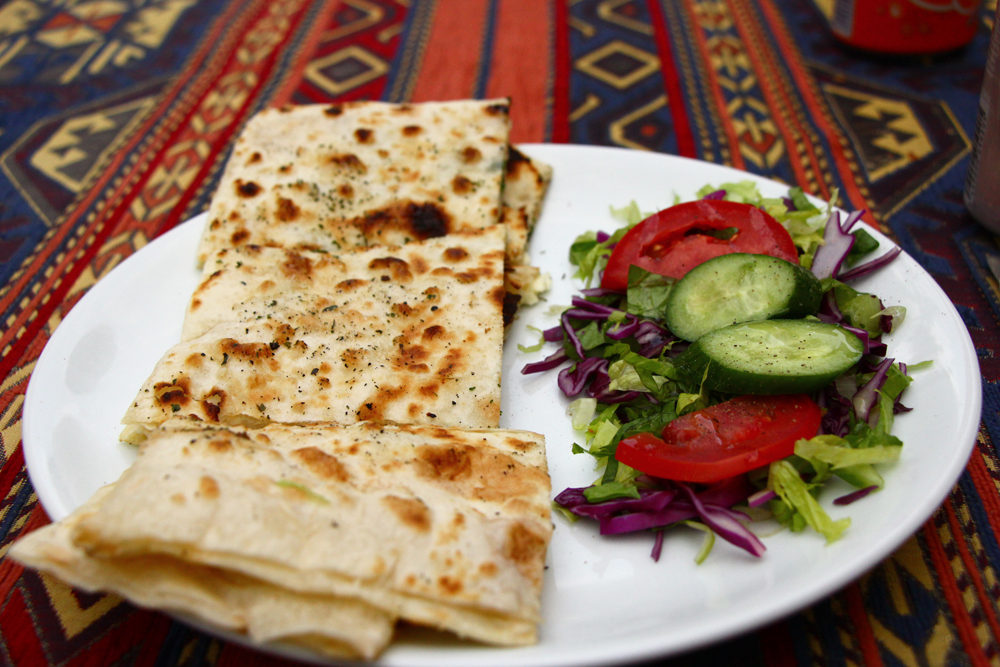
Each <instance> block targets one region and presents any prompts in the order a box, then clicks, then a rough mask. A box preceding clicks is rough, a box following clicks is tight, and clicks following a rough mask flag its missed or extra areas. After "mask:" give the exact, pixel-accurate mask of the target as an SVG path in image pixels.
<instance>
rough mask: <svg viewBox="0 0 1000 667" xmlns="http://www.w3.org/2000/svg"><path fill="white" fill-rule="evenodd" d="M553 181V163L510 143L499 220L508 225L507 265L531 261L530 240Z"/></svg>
mask: <svg viewBox="0 0 1000 667" xmlns="http://www.w3.org/2000/svg"><path fill="white" fill-rule="evenodd" d="M551 181H552V167H551V166H550V165H547V164H545V163H544V162H540V161H538V160H535V159H532V158H531V157H529V156H527V155H525V154H524V153H522V152H521V151H520V150H519V149H518V148H517V147H516V146H510V148H509V150H508V154H507V165H506V168H505V174H504V186H503V193H502V194H501V195H500V203H501V209H500V210H501V214H500V220H501V222H503V223H504V224H505V225H507V264H508V266H515V265H522V264H527V263H528V261H529V259H528V256H527V254H526V253H527V249H528V239H529V238H530V237H531V232H532V231H533V229H534V227H535V223H536V222H538V218H539V217H540V216H541V215H542V203H543V202H544V200H545V193H546V192H547V191H548V188H549V183H551ZM535 271H537V269H535Z"/></svg>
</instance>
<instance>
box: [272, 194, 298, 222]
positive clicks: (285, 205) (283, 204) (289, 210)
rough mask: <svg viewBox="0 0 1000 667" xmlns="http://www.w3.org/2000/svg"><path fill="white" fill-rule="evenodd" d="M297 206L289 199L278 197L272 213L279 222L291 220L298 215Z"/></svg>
mask: <svg viewBox="0 0 1000 667" xmlns="http://www.w3.org/2000/svg"><path fill="white" fill-rule="evenodd" d="M299 213H300V211H299V207H298V205H297V204H296V203H295V202H293V201H292V200H291V199H286V198H285V197H278V206H277V209H276V210H275V211H274V215H275V217H276V218H278V220H280V221H281V222H291V221H293V220H295V219H296V218H298V217H299Z"/></svg>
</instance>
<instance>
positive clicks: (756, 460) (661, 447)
mask: <svg viewBox="0 0 1000 667" xmlns="http://www.w3.org/2000/svg"><path fill="white" fill-rule="evenodd" d="M821 416H822V415H821V412H820V409H819V406H818V405H816V403H815V402H814V401H813V400H812V399H811V398H809V397H808V396H806V395H805V394H785V395H779V396H738V397H736V398H733V399H730V400H728V401H725V402H723V403H719V404H718V405H713V406H712V407H710V408H704V409H703V410H696V411H695V412H691V413H689V414H686V415H684V416H683V417H678V418H677V419H675V420H674V421H672V422H670V423H669V424H667V425H666V426H665V427H664V429H663V433H662V435H663V437H662V438H657V437H656V436H655V435H653V434H652V433H640V434H638V435H635V436H631V437H628V438H625V439H623V440H622V441H621V442H620V443H618V450H617V453H616V454H615V458H616V459H618V460H619V461H621V462H622V463H624V464H625V465H628V466H631V467H633V468H635V469H636V470H640V471H642V472H644V473H647V474H649V475H653V476H655V477H663V478H665V479H674V480H678V481H681V482H716V481H719V480H722V479H726V478H727V477H733V476H734V475H739V474H741V473H745V472H748V471H750V470H753V469H754V468H759V467H761V466H763V465H767V464H768V463H771V462H772V461H777V460H779V459H783V458H785V457H786V456H790V455H791V454H792V453H793V452H794V450H795V442H796V441H797V440H799V439H800V438H807V439H808V438H811V437H813V436H814V435H816V433H817V432H818V431H819V425H820V418H821Z"/></svg>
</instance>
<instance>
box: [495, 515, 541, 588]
mask: <svg viewBox="0 0 1000 667" xmlns="http://www.w3.org/2000/svg"><path fill="white" fill-rule="evenodd" d="M545 546H546V539H545V538H544V537H542V536H541V535H539V534H538V533H536V532H535V531H533V530H531V529H530V528H528V527H527V526H525V525H524V524H523V523H521V522H520V521H516V522H514V523H513V524H512V525H511V527H510V528H509V529H508V530H507V539H506V540H505V541H504V545H503V555H504V557H505V558H507V559H508V560H510V561H513V562H514V563H515V564H516V565H517V566H518V569H522V571H523V569H529V568H530V566H532V565H536V564H538V563H540V561H541V560H542V559H544V558H545ZM526 566H527V567H526ZM536 576H537V574H536Z"/></svg>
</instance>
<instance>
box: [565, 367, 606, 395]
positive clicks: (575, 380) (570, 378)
mask: <svg viewBox="0 0 1000 667" xmlns="http://www.w3.org/2000/svg"><path fill="white" fill-rule="evenodd" d="M607 367H608V360H607V359H602V358H601V357H587V358H586V359H584V360H583V361H581V362H579V363H577V364H576V365H575V366H572V367H570V368H564V369H562V370H561V371H559V378H558V379H557V382H558V384H559V388H560V389H561V390H562V392H563V393H564V394H565V395H566V396H568V397H570V398H572V397H574V396H576V395H577V394H579V393H580V392H582V391H583V390H584V388H585V387H586V386H587V382H589V381H590V378H591V376H593V375H594V373H596V372H598V371H599V370H606V369H607Z"/></svg>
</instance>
